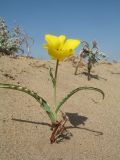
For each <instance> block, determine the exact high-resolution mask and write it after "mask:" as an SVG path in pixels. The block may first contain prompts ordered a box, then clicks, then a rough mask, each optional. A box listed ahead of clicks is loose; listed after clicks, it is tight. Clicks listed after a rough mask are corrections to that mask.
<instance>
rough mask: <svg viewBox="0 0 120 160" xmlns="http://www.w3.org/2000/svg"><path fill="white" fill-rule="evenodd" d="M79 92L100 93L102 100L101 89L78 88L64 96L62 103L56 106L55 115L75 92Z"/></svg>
mask: <svg viewBox="0 0 120 160" xmlns="http://www.w3.org/2000/svg"><path fill="white" fill-rule="evenodd" d="M81 90H95V91H97V92H100V93H101V94H102V96H103V99H104V96H105V95H104V92H103V91H102V90H101V89H98V88H94V87H78V88H76V89H74V90H72V91H71V92H70V93H69V94H67V96H65V97H64V98H63V99H62V101H61V102H60V103H59V104H58V105H57V108H56V110H55V113H56V114H57V112H58V111H59V109H60V107H61V106H62V105H63V104H64V103H65V102H66V101H67V100H68V99H69V98H70V97H71V96H72V95H73V94H75V93H76V92H78V91H81Z"/></svg>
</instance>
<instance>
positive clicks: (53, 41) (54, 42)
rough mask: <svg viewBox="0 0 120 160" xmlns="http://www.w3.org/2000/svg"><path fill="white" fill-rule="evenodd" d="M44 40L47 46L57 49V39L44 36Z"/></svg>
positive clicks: (47, 35) (51, 36)
mask: <svg viewBox="0 0 120 160" xmlns="http://www.w3.org/2000/svg"><path fill="white" fill-rule="evenodd" d="M45 40H46V41H47V43H48V45H49V46H52V47H54V48H56V49H57V48H58V47H59V38H58V37H56V36H53V35H50V34H46V35H45Z"/></svg>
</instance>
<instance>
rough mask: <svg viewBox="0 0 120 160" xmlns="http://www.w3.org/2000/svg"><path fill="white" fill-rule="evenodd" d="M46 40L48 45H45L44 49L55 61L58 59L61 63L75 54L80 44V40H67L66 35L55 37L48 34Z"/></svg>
mask: <svg viewBox="0 0 120 160" xmlns="http://www.w3.org/2000/svg"><path fill="white" fill-rule="evenodd" d="M45 40H46V41H47V44H46V45H44V48H46V49H47V50H48V53H49V55H50V56H51V57H52V58H53V59H57V60H59V61H62V60H64V59H65V58H66V57H69V56H71V55H72V54H74V53H75V52H74V50H75V48H77V47H78V46H79V44H80V40H75V39H68V40H66V37H65V35H60V36H53V35H50V34H46V35H45Z"/></svg>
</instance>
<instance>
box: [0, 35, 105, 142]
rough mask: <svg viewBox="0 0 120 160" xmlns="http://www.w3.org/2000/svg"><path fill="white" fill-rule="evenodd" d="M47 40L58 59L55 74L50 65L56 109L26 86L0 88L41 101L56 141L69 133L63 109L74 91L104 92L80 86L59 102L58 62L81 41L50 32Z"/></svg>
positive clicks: (48, 46)
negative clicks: (18, 92)
mask: <svg viewBox="0 0 120 160" xmlns="http://www.w3.org/2000/svg"><path fill="white" fill-rule="evenodd" d="M45 40H46V41H47V44H45V45H44V48H45V49H47V51H48V53H49V55H50V56H51V57H52V58H53V59H55V60H56V69H55V73H54V74H53V73H52V70H51V67H49V74H50V77H51V80H52V83H53V89H54V107H53V108H54V111H53V110H52V107H51V106H50V105H49V104H48V103H47V101H46V100H45V99H44V98H42V97H41V96H39V95H38V94H37V93H36V92H34V91H31V90H29V89H27V88H25V87H21V86H19V85H13V84H3V83H0V88H8V89H13V90H18V91H22V92H25V93H27V94H29V95H31V96H32V97H33V98H35V99H36V100H37V101H38V102H39V104H40V106H41V107H42V108H43V110H44V111H45V112H46V113H47V115H48V117H49V119H50V121H51V127H52V134H51V137H50V142H51V143H54V142H55V141H56V140H57V139H58V137H59V136H62V135H64V134H66V133H67V130H66V128H65V123H66V121H67V120H68V119H67V116H66V115H65V114H64V113H63V112H62V111H61V107H62V105H63V104H64V103H65V102H66V101H67V100H68V99H69V98H70V97H71V96H72V95H73V94H74V93H76V92H78V91H80V90H95V91H98V92H100V93H101V94H102V96H103V98H104V92H103V91H102V90H100V89H98V88H94V87H78V88H76V89H74V90H72V91H71V92H70V93H68V94H67V95H66V96H65V97H64V98H63V99H62V100H61V101H60V102H59V103H57V100H56V85H57V73H58V64H59V62H60V61H63V60H64V59H65V58H66V57H68V56H70V55H72V54H74V53H75V48H76V47H78V45H79V44H80V41H79V40H74V39H68V40H66V37H65V36H64V35H60V36H53V35H49V34H47V35H45ZM58 112H61V113H62V116H61V120H58V117H57V115H58Z"/></svg>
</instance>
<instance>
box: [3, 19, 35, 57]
mask: <svg viewBox="0 0 120 160" xmlns="http://www.w3.org/2000/svg"><path fill="white" fill-rule="evenodd" d="M32 44H33V40H32V38H31V37H30V36H29V35H28V34H26V33H25V32H24V31H23V30H22V29H21V27H20V26H18V25H15V26H14V27H13V29H12V30H11V31H10V30H9V29H8V26H7V25H6V22H5V20H4V19H3V18H0V55H2V54H3V55H16V54H23V53H24V50H25V47H26V48H27V51H28V53H27V54H29V53H30V48H31V45H32ZM24 46H25V47H24Z"/></svg>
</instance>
